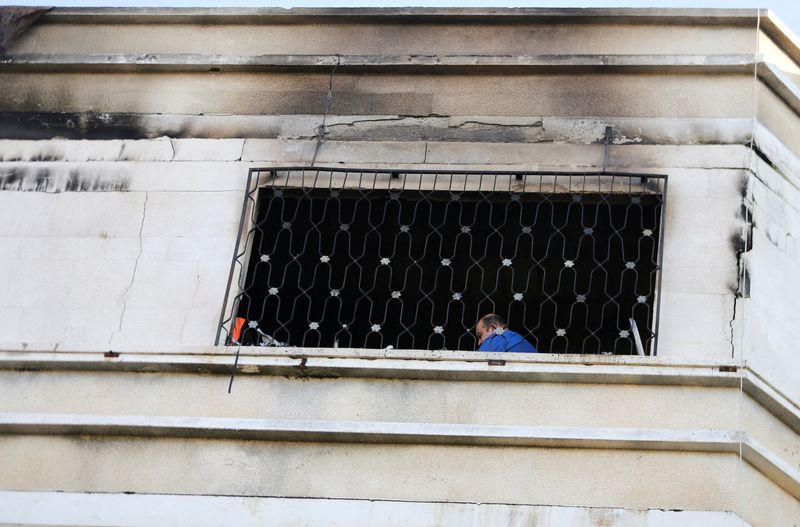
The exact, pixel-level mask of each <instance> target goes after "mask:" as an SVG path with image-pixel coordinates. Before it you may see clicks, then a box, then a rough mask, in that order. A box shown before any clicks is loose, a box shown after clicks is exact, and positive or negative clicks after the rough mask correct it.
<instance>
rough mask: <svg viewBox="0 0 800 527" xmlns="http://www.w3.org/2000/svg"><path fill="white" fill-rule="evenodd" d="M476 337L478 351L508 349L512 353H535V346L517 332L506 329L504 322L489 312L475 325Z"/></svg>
mask: <svg viewBox="0 0 800 527" xmlns="http://www.w3.org/2000/svg"><path fill="white" fill-rule="evenodd" d="M475 334H476V335H477V337H478V351H508V352H513V353H536V348H534V347H533V345H531V343H530V342H528V341H527V340H525V338H524V337H523V336H522V335H520V334H519V333H517V332H516V331H511V330H510V329H506V322H505V320H503V319H502V318H500V317H499V316H498V315H495V314H494V313H491V314H489V315H486V316H484V317H481V319H480V320H479V321H478V324H477V325H476V326H475Z"/></svg>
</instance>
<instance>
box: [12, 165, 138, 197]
mask: <svg viewBox="0 0 800 527" xmlns="http://www.w3.org/2000/svg"><path fill="white" fill-rule="evenodd" d="M129 189H130V179H129V178H126V177H113V176H112V177H101V176H98V175H84V174H81V173H80V172H79V171H77V170H72V171H70V172H69V173H68V174H64V173H63V172H52V171H50V170H48V169H46V168H37V169H36V170H32V169H28V170H26V169H11V170H8V171H6V172H5V173H2V172H0V191H17V192H46V193H50V194H58V193H60V192H125V191H127V190H129Z"/></svg>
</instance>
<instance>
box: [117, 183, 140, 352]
mask: <svg viewBox="0 0 800 527" xmlns="http://www.w3.org/2000/svg"><path fill="white" fill-rule="evenodd" d="M149 200H150V194H149V193H148V192H145V193H144V203H143V204H142V222H141V223H140V224H139V254H137V255H136V261H134V263H133V272H132V273H131V281H130V282H129V283H128V287H126V288H125V290H124V291H123V292H122V296H120V300H121V301H122V310H121V311H120V313H119V323H118V324H117V329H115V330H114V331H113V332H112V333H111V336H110V337H108V345H107V347H108V348H109V349H111V342H112V341H113V340H114V337H115V336H117V335H118V334H119V333H120V332H121V331H122V320H123V319H124V318H125V311H127V309H128V303H127V301H126V299H125V297H126V296H127V295H128V293H129V292H130V290H131V288H132V287H133V282H134V281H135V280H136V271H137V270H138V269H139V260H140V259H141V258H142V252H143V246H142V232H143V231H144V220H145V218H146V217H147V202H148V201H149Z"/></svg>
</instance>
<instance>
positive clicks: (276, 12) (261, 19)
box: [43, 7, 767, 27]
mask: <svg viewBox="0 0 800 527" xmlns="http://www.w3.org/2000/svg"><path fill="white" fill-rule="evenodd" d="M759 13H763V14H765V15H766V13H767V11H766V10H758V9H664V8H646V9H636V8H634V9H632V8H610V9H609V8H605V9H604V8H599V9H598V8H592V9H585V8H584V9H580V8H424V7H390V8H293V9H282V8H270V7H267V8H152V7H151V8H113V9H112V8H56V9H54V10H53V11H52V12H51V13H50V14H48V15H47V16H45V17H44V19H43V22H44V23H63V24H66V23H68V24H111V23H116V24H119V23H128V24H154V23H163V24H197V23H208V22H216V23H224V24H236V23H245V24H266V23H269V24H278V23H283V24H307V23H314V22H326V23H331V22H342V23H353V22H370V21H374V22H382V23H389V22H409V21H413V22H414V23H426V22H427V23H445V24H446V23H465V22H470V23H486V24H496V23H531V22H552V23H556V22H570V23H587V22H593V23H596V22H601V23H615V24H681V25H743V26H746V25H752V26H753V27H755V22H756V19H757V18H758V16H759Z"/></svg>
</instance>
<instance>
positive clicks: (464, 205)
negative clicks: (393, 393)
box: [217, 167, 666, 355]
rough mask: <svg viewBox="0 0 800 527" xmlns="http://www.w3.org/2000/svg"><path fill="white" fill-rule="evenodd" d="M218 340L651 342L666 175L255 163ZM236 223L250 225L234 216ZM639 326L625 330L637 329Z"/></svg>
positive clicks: (381, 344)
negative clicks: (508, 332)
mask: <svg viewBox="0 0 800 527" xmlns="http://www.w3.org/2000/svg"><path fill="white" fill-rule="evenodd" d="M247 187H248V188H247V191H246V194H245V199H244V206H243V210H242V222H241V229H240V231H241V234H240V238H239V240H237V247H236V252H235V255H234V260H233V262H232V265H231V275H230V282H231V283H235V285H234V287H235V291H230V286H231V283H229V292H230V293H231V294H233V295H234V296H233V298H232V300H231V302H230V306H228V305H227V304H228V295H227V294H226V302H225V303H226V306H224V307H223V312H222V316H221V321H220V326H219V331H218V335H217V343H218V344H219V342H220V340H223V341H224V342H225V343H226V344H236V343H239V344H243V345H262V346H302V347H350V348H386V347H389V346H391V347H394V348H398V349H431V350H473V349H475V345H476V340H475V336H474V333H475V324H476V322H477V321H478V319H479V318H480V317H481V316H482V315H485V314H487V313H497V314H498V315H500V316H502V317H503V318H505V319H506V320H507V321H508V324H509V327H510V328H511V329H514V330H515V331H517V332H519V333H521V334H522V335H523V336H525V337H526V338H527V339H528V340H529V341H530V342H531V343H532V344H533V345H534V346H535V347H536V348H537V349H538V350H539V351H540V352H549V353H614V354H623V355H627V354H636V353H637V344H636V338H637V335H636V334H635V333H636V331H638V337H639V339H640V342H641V346H642V349H643V351H644V352H645V353H646V354H654V353H655V335H656V333H657V322H658V316H657V315H658V299H659V298H658V288H659V273H660V268H661V244H662V232H663V217H664V205H665V203H664V196H665V190H666V176H662V175H653V174H621V173H588V172H572V173H543V172H469V171H468V172H464V171H461V172H443V171H401V170H396V171H386V170H383V171H381V170H366V169H329V168H308V167H305V168H269V169H252V170H251V171H250V175H249V178H248V186H247ZM246 218H249V221H245V220H246ZM634 328H636V329H634Z"/></svg>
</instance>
